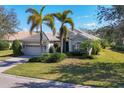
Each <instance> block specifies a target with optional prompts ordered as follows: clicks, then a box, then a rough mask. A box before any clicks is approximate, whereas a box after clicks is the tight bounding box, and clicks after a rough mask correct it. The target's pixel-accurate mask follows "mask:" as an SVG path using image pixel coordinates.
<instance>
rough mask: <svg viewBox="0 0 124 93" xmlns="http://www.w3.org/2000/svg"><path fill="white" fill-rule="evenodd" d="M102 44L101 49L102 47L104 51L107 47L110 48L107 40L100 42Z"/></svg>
mask: <svg viewBox="0 0 124 93" xmlns="http://www.w3.org/2000/svg"><path fill="white" fill-rule="evenodd" d="M100 43H101V47H102V48H103V49H105V48H106V47H109V43H108V41H107V40H105V39H102V40H100Z"/></svg>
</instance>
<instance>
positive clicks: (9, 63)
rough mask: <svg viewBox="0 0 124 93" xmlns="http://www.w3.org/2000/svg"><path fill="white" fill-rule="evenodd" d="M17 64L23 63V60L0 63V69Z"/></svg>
mask: <svg viewBox="0 0 124 93" xmlns="http://www.w3.org/2000/svg"><path fill="white" fill-rule="evenodd" d="M18 63H25V60H19V61H4V62H0V67H7V66H11V65H14V64H18Z"/></svg>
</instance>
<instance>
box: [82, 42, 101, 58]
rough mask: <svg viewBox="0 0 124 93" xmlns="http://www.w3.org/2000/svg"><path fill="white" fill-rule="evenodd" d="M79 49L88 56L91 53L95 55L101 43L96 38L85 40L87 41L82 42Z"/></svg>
mask: <svg viewBox="0 0 124 93" xmlns="http://www.w3.org/2000/svg"><path fill="white" fill-rule="evenodd" d="M81 50H82V51H86V53H87V54H88V55H89V56H90V55H92V54H93V55H97V54H98V53H99V52H100V50H101V45H100V42H99V41H98V40H94V41H91V40H87V41H84V42H82V44H81Z"/></svg>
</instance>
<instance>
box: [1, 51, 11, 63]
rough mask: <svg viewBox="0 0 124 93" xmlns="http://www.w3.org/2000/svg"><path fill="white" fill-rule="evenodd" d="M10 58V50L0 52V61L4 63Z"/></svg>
mask: <svg viewBox="0 0 124 93" xmlns="http://www.w3.org/2000/svg"><path fill="white" fill-rule="evenodd" d="M11 56H12V50H2V51H0V61H4V60H6V59H8V58H10V57H11Z"/></svg>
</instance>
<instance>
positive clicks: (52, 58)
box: [47, 53, 67, 63]
mask: <svg viewBox="0 0 124 93" xmlns="http://www.w3.org/2000/svg"><path fill="white" fill-rule="evenodd" d="M66 57H67V56H66V54H64V53H54V54H50V56H49V58H48V59H47V63H54V62H59V61H62V60H63V59H65V58H66Z"/></svg>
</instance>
